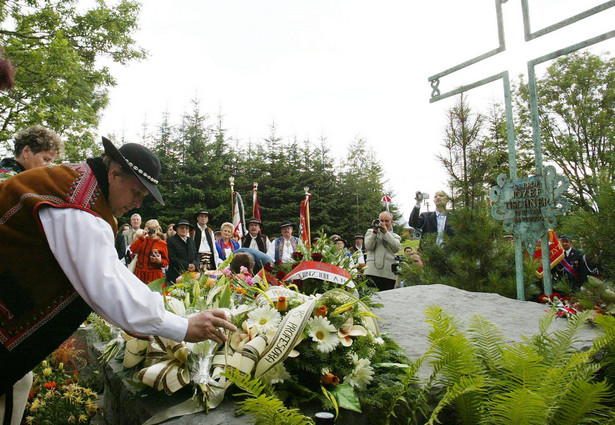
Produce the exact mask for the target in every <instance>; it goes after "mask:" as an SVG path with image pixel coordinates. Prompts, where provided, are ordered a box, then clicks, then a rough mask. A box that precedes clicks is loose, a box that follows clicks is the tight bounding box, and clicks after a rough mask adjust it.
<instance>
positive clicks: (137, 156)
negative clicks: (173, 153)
mask: <svg viewBox="0 0 615 425" xmlns="http://www.w3.org/2000/svg"><path fill="white" fill-rule="evenodd" d="M102 141H103V147H104V148H105V154H107V155H109V156H110V157H111V158H113V160H114V161H115V162H117V163H118V164H120V165H121V166H122V168H124V169H125V170H130V171H131V172H132V173H133V174H134V175H135V176H136V177H137V178H138V179H139V181H140V182H141V183H143V186H145V188H146V189H147V190H148V191H149V193H151V194H152V196H153V197H154V198H155V199H156V201H158V202H160V203H161V204H162V205H164V201H163V200H162V195H161V194H160V191H159V190H158V188H157V187H156V185H157V184H158V178H159V177H160V160H159V159H158V157H157V156H156V155H155V154H154V153H153V152H152V151H150V150H149V149H148V148H146V147H145V146H143V145H140V144H138V143H126V144H125V145H122V146H121V147H120V148H119V149H118V148H116V147H115V145H114V144H113V143H112V142H111V140H109V139H107V138H106V137H103V138H102Z"/></svg>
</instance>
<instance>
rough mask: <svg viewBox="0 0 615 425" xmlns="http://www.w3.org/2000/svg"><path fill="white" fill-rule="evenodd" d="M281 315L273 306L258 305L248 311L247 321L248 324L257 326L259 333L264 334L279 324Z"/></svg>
mask: <svg viewBox="0 0 615 425" xmlns="http://www.w3.org/2000/svg"><path fill="white" fill-rule="evenodd" d="M281 320H282V316H280V313H279V312H278V310H276V309H275V308H271V307H269V306H263V307H258V308H257V309H255V310H252V311H251V312H249V313H248V321H249V322H250V325H252V324H255V325H256V326H258V331H259V333H260V334H265V333H267V331H269V330H270V329H275V328H277V327H278V325H279V324H280V321H281Z"/></svg>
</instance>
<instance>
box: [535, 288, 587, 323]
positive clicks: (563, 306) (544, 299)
mask: <svg viewBox="0 0 615 425" xmlns="http://www.w3.org/2000/svg"><path fill="white" fill-rule="evenodd" d="M538 299H539V300H540V302H541V303H543V304H546V305H548V306H550V307H551V309H554V310H555V315H556V316H557V317H566V318H568V317H570V316H572V315H573V314H577V310H576V309H575V308H574V307H573V306H572V303H571V301H570V297H562V296H561V295H560V294H559V293H557V292H554V293H552V294H551V295H550V296H549V295H546V294H542V295H541V296H540V297H538Z"/></svg>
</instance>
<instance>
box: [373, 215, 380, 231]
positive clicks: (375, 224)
mask: <svg viewBox="0 0 615 425" xmlns="http://www.w3.org/2000/svg"><path fill="white" fill-rule="evenodd" d="M373 223H374V230H378V229H379V228H380V219H379V218H377V219H375V220H374V221H373Z"/></svg>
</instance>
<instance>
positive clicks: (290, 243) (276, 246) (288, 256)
mask: <svg viewBox="0 0 615 425" xmlns="http://www.w3.org/2000/svg"><path fill="white" fill-rule="evenodd" d="M280 231H281V232H282V236H280V237H279V238H277V239H276V240H275V241H274V242H273V243H272V244H271V245H270V246H269V250H268V251H267V255H269V256H270V257H271V258H273V259H274V261H276V262H277V261H282V263H290V262H292V261H293V258H292V254H293V252H295V251H303V250H304V246H303V243H302V242H301V240H300V239H299V238H297V237H295V236H293V225H292V223H291V222H290V221H285V222H284V223H282V225H281V226H280Z"/></svg>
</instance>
